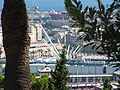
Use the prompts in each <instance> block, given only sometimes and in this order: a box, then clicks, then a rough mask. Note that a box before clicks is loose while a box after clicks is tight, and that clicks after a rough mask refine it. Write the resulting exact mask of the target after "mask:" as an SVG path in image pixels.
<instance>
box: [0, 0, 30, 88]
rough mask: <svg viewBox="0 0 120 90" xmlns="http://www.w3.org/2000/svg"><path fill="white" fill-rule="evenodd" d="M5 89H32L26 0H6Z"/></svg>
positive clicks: (4, 28) (4, 29) (4, 33)
mask: <svg viewBox="0 0 120 90" xmlns="http://www.w3.org/2000/svg"><path fill="white" fill-rule="evenodd" d="M1 22H2V30H3V46H4V50H5V54H6V66H5V79H4V81H5V84H4V86H5V87H4V88H5V90H30V68H29V45H30V38H29V35H28V17H27V11H26V5H25V2H24V0H11V1H10V0H4V8H3V10H2V17H1Z"/></svg>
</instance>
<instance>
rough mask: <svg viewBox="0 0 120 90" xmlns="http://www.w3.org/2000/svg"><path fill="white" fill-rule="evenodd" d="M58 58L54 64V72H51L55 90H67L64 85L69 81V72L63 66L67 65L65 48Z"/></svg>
mask: <svg viewBox="0 0 120 90" xmlns="http://www.w3.org/2000/svg"><path fill="white" fill-rule="evenodd" d="M59 56H60V59H59V60H57V62H56V67H55V71H52V78H53V80H54V86H55V90H68V87H67V86H66V84H67V82H68V80H69V77H68V76H69V75H68V74H69V72H68V69H67V67H66V65H65V64H66V63H67V58H66V50H65V47H64V49H63V50H62V52H61V54H60V55H59Z"/></svg>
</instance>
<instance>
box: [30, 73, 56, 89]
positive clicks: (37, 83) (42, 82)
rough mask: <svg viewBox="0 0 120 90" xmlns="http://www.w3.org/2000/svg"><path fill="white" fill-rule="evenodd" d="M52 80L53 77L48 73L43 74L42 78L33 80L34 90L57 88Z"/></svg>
mask: <svg viewBox="0 0 120 90" xmlns="http://www.w3.org/2000/svg"><path fill="white" fill-rule="evenodd" d="M51 81H52V78H50V77H49V76H48V75H46V74H43V75H41V77H40V78H35V79H34V80H33V81H32V84H31V86H32V90H55V89H54V85H53V84H52V83H51Z"/></svg>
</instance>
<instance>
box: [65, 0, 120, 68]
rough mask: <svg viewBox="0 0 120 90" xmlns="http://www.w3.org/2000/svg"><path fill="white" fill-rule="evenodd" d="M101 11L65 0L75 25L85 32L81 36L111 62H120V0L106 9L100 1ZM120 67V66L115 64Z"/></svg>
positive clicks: (77, 2) (115, 0)
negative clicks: (83, 7)
mask: <svg viewBox="0 0 120 90" xmlns="http://www.w3.org/2000/svg"><path fill="white" fill-rule="evenodd" d="M98 4H99V8H100V9H99V10H98V9H96V8H95V7H89V8H88V7H86V8H85V9H82V4H81V2H80V1H78V0H65V6H66V9H67V11H68V13H69V14H70V17H71V18H72V20H73V21H74V23H75V25H76V26H78V27H79V28H80V32H84V34H83V35H81V36H80V39H81V38H83V39H84V41H85V42H86V44H87V45H92V48H93V49H95V50H97V51H98V52H97V53H99V54H105V55H107V56H108V59H109V62H110V61H113V60H114V61H120V0H114V1H113V3H112V4H111V5H110V6H109V7H107V8H106V7H105V6H104V5H103V4H102V3H101V2H100V0H98ZM115 66H116V67H119V66H120V64H119V63H117V64H115Z"/></svg>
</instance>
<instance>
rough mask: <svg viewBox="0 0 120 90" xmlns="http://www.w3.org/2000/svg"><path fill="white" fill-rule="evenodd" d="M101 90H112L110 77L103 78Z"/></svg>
mask: <svg viewBox="0 0 120 90" xmlns="http://www.w3.org/2000/svg"><path fill="white" fill-rule="evenodd" d="M102 90H112V85H111V84H110V78H105V79H104V83H103V89H102Z"/></svg>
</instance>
